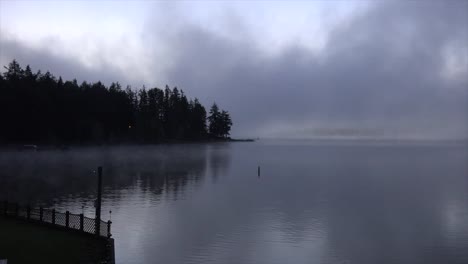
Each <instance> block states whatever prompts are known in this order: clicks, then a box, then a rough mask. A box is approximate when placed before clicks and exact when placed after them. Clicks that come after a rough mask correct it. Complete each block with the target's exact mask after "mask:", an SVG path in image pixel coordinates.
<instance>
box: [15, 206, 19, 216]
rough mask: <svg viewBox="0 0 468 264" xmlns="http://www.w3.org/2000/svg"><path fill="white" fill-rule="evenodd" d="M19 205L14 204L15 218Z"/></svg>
mask: <svg viewBox="0 0 468 264" xmlns="http://www.w3.org/2000/svg"><path fill="white" fill-rule="evenodd" d="M18 207H19V205H18V204H17V203H16V204H15V217H18V211H19V208H18Z"/></svg>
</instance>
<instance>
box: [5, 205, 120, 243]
mask: <svg viewBox="0 0 468 264" xmlns="http://www.w3.org/2000/svg"><path fill="white" fill-rule="evenodd" d="M0 215H3V216H6V217H14V218H19V219H24V220H27V221H31V222H38V223H44V224H48V225H53V226H57V227H61V228H66V229H70V230H76V231H79V232H84V233H89V234H94V235H97V236H101V237H107V238H110V237H111V224H112V222H111V221H107V222H105V221H102V220H98V219H93V218H89V217H86V216H84V215H83V214H72V213H70V212H69V211H66V212H65V213H62V212H57V211H55V209H44V208H42V207H39V208H31V207H30V206H20V205H19V204H17V203H9V202H8V201H4V202H1V203H0Z"/></svg>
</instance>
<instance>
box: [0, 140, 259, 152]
mask: <svg viewBox="0 0 468 264" xmlns="http://www.w3.org/2000/svg"><path fill="white" fill-rule="evenodd" d="M255 141H256V140H255V139H252V138H211V139H201V140H163V141H158V142H118V143H117V142H116V143H108V142H106V143H71V144H64V143H56V144H50V143H44V144H40V143H38V144H33V143H30V142H28V143H11V144H10V143H7V144H0V150H20V151H41V150H69V149H72V148H80V147H113V146H157V145H177V144H205V143H229V142H255Z"/></svg>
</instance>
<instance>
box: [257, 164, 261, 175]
mask: <svg viewBox="0 0 468 264" xmlns="http://www.w3.org/2000/svg"><path fill="white" fill-rule="evenodd" d="M257 176H258V177H260V166H258V169H257Z"/></svg>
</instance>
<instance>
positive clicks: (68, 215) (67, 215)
mask: <svg viewBox="0 0 468 264" xmlns="http://www.w3.org/2000/svg"><path fill="white" fill-rule="evenodd" d="M69 224H70V212H69V211H67V212H65V226H66V227H68V226H69Z"/></svg>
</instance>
